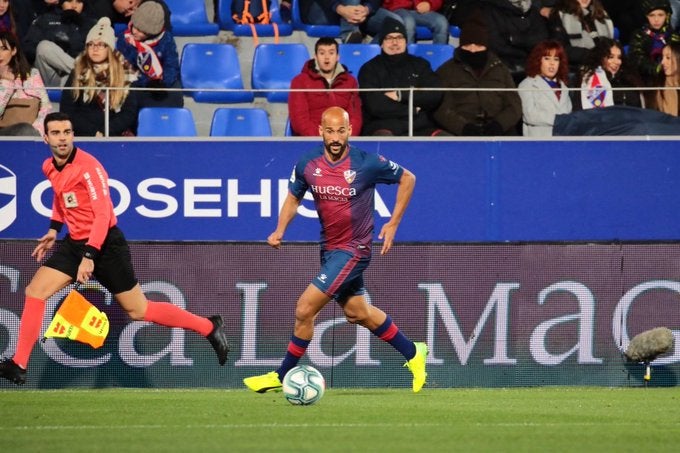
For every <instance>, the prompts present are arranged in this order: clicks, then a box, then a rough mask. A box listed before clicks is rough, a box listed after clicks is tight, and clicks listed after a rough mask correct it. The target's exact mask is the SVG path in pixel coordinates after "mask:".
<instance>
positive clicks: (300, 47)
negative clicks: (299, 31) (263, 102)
mask: <svg viewBox="0 0 680 453" xmlns="http://www.w3.org/2000/svg"><path fill="white" fill-rule="evenodd" d="M309 58H310V57H309V51H308V50H307V46H305V45H304V44H301V43H288V44H259V45H258V46H257V47H255V53H254V55H253V67H252V70H251V76H252V87H253V89H255V90H273V89H281V90H285V91H279V92H259V93H255V95H256V96H265V97H266V98H267V100H268V101H269V102H288V90H289V89H290V81H291V80H292V79H293V77H295V76H296V75H298V74H299V73H300V71H302V67H303V65H304V64H305V63H306V62H307V60H309Z"/></svg>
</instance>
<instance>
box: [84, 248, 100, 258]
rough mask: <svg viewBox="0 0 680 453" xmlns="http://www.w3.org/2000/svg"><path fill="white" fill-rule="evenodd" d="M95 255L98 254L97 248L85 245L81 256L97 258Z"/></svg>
mask: <svg viewBox="0 0 680 453" xmlns="http://www.w3.org/2000/svg"><path fill="white" fill-rule="evenodd" d="M97 255H99V250H97V249H96V248H94V247H92V246H91V245H86V246H85V249H84V250H83V258H87V259H90V260H93V259H95V258H97Z"/></svg>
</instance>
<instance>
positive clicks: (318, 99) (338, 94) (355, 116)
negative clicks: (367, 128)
mask: <svg viewBox="0 0 680 453" xmlns="http://www.w3.org/2000/svg"><path fill="white" fill-rule="evenodd" d="M339 61H340V56H339V55H338V42H337V41H336V40H335V39H333V38H319V39H318V40H317V41H316V44H315V45H314V58H312V59H311V60H309V61H308V62H307V64H305V66H304V67H303V68H302V72H301V73H300V74H298V75H297V76H295V77H294V78H293V80H292V81H291V84H290V88H291V89H293V90H295V89H313V90H323V91H309V92H303V91H291V92H290V94H289V96H288V116H289V118H290V125H291V129H292V130H293V133H294V134H295V135H306V136H314V137H316V136H318V135H319V124H321V114H322V113H323V112H324V111H325V110H326V109H328V108H329V107H333V106H337V107H342V108H343V109H344V110H346V111H347V113H349V121H350V124H351V125H352V135H360V134H361V122H362V121H361V99H360V98H359V91H358V88H359V84H358V82H357V79H355V78H354V76H353V75H352V74H350V73H349V72H348V71H347V68H346V67H345V66H343V65H342V64H340V62H339ZM347 89H351V90H355V91H345V90H347ZM339 90H342V91H339Z"/></svg>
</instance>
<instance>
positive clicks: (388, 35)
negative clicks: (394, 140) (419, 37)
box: [359, 18, 442, 136]
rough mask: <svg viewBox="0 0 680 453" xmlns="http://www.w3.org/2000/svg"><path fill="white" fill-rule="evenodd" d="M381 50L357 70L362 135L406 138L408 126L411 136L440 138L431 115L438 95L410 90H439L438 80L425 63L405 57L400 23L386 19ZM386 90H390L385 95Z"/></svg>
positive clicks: (438, 97)
mask: <svg viewBox="0 0 680 453" xmlns="http://www.w3.org/2000/svg"><path fill="white" fill-rule="evenodd" d="M380 47H381V49H382V52H380V54H379V55H376V56H375V57H373V58H372V59H370V60H368V61H367V62H366V63H364V64H363V66H361V69H360V70H359V86H360V87H361V88H362V89H364V88H365V89H367V90H362V91H361V105H362V111H363V120H364V126H363V129H362V135H381V136H390V135H392V136H406V135H409V132H410V129H409V127H410V123H411V122H412V124H413V130H412V134H413V135H418V136H436V135H440V134H441V133H442V131H441V129H439V128H438V127H437V126H436V125H435V123H434V121H433V120H432V118H431V114H432V112H434V111H435V110H436V109H437V107H439V103H440V102H441V97H442V94H441V92H439V91H434V90H432V91H430V90H417V91H411V90H409V88H439V87H440V83H439V78H438V77H437V76H436V75H435V73H434V71H433V70H432V66H430V63H429V62H428V61H427V60H425V59H424V58H421V57H417V56H415V55H411V54H409V53H408V51H407V49H406V27H405V26H404V24H403V23H402V22H400V21H398V20H396V19H392V18H387V19H385V21H384V22H383V26H382V31H381V34H380ZM386 88H392V89H391V90H387V91H386V90H385V89H386ZM394 88H398V89H397V90H395V89H394ZM411 98H412V99H411Z"/></svg>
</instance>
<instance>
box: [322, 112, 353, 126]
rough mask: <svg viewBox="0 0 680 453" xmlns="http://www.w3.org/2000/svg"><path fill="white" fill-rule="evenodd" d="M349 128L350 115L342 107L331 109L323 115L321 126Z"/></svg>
mask: <svg viewBox="0 0 680 453" xmlns="http://www.w3.org/2000/svg"><path fill="white" fill-rule="evenodd" d="M341 125H342V126H345V127H348V126H349V113H347V111H346V110H345V109H343V108H342V107H329V108H327V109H326V110H324V112H323V113H322V114H321V126H322V127H324V126H335V127H337V126H341Z"/></svg>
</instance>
